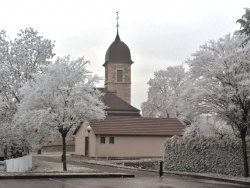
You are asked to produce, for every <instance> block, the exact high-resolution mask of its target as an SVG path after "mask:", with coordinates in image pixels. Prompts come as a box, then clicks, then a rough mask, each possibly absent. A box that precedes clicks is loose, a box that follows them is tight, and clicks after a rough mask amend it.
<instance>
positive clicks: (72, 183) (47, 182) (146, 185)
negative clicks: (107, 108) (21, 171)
mask: <svg viewBox="0 0 250 188" xmlns="http://www.w3.org/2000/svg"><path fill="white" fill-rule="evenodd" d="M40 159H43V160H46V161H53V162H60V160H59V158H53V157H44V156H43V157H40ZM68 164H74V165H83V166H85V167H87V168H92V169H98V170H99V171H102V172H123V173H130V174H135V178H100V179H99V178H88V179H83V178H70V179H63V178H58V179H54V178H49V179H30V180H26V179H23V180H13V179H12V180H0V188H247V187H249V186H244V185H237V184H230V183H224V182H218V181H211V180H202V179H195V178H190V177H181V176H174V175H164V176H163V177H162V178H159V177H158V174H157V173H152V172H141V171H133V170H127V169H117V168H112V167H106V166H100V165H92V164H83V163H79V162H77V161H73V160H71V159H69V160H68Z"/></svg>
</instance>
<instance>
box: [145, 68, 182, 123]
mask: <svg viewBox="0 0 250 188" xmlns="http://www.w3.org/2000/svg"><path fill="white" fill-rule="evenodd" d="M184 80H185V70H184V67H183V66H182V65H179V66H174V67H168V68H167V69H166V70H160V71H157V72H155V73H154V78H153V79H150V80H149V81H148V85H149V90H148V100H147V101H145V102H143V103H142V105H141V108H142V114H143V116H148V117H166V118H169V117H179V116H181V113H182V111H181V108H180V103H179V94H180V92H181V90H182V86H183V82H184Z"/></svg>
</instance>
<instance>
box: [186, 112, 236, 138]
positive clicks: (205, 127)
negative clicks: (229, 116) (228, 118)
mask: <svg viewBox="0 0 250 188" xmlns="http://www.w3.org/2000/svg"><path fill="white" fill-rule="evenodd" d="M184 136H186V137H214V138H218V139H224V138H234V137H235V135H234V132H233V129H232V127H230V126H228V125H227V123H226V122H225V121H222V120H221V119H218V118H216V117H214V116H210V115H208V114H207V115H200V116H196V117H195V118H194V119H193V120H192V123H191V124H190V125H187V126H186V128H185V131H184Z"/></svg>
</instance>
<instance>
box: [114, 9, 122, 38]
mask: <svg viewBox="0 0 250 188" xmlns="http://www.w3.org/2000/svg"><path fill="white" fill-rule="evenodd" d="M116 14H117V16H116V27H117V32H116V37H115V41H121V39H120V36H119V22H118V19H119V15H118V14H119V12H118V11H117V12H116Z"/></svg>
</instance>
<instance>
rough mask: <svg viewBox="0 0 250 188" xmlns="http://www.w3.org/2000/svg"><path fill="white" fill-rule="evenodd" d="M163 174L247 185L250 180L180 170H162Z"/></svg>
mask: <svg viewBox="0 0 250 188" xmlns="http://www.w3.org/2000/svg"><path fill="white" fill-rule="evenodd" d="M164 174H170V175H178V176H186V177H192V178H197V179H206V180H215V181H222V182H226V183H235V184H241V185H249V186H250V182H247V181H241V180H235V179H229V178H223V177H212V176H206V175H198V174H186V173H182V172H170V171H167V172H164Z"/></svg>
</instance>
